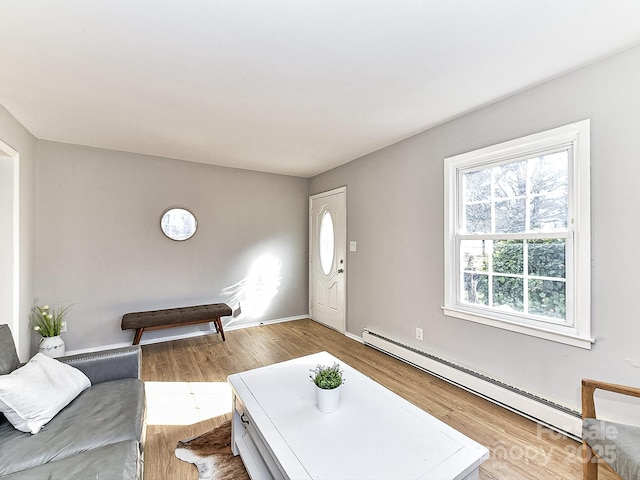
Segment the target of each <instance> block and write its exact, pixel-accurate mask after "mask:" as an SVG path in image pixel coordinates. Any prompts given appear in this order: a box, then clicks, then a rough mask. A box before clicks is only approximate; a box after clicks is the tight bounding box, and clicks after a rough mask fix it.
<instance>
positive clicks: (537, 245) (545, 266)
mask: <svg viewBox="0 0 640 480" xmlns="http://www.w3.org/2000/svg"><path fill="white" fill-rule="evenodd" d="M527 243H528V250H529V255H528V260H529V274H530V275H536V276H539V277H556V278H565V271H566V270H565V264H566V262H565V256H566V253H565V240H564V239H561V238H558V239H545V240H529V241H528V242H527Z"/></svg>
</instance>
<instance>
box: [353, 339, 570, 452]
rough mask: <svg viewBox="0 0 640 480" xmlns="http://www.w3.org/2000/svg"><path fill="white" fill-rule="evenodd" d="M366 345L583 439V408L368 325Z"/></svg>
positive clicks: (543, 423)
mask: <svg viewBox="0 0 640 480" xmlns="http://www.w3.org/2000/svg"><path fill="white" fill-rule="evenodd" d="M362 338H363V340H364V343H365V345H368V346H370V347H372V348H375V349H376V350H380V351H381V352H383V353H386V354H387V355H391V356H392V357H395V358H397V359H399V360H401V361H403V362H405V363H408V364H410V365H413V366H414V367H416V368H419V369H421V370H424V371H425V372H427V373H429V374H431V375H434V376H436V377H438V378H440V379H442V380H445V381H446V382H449V383H451V384H453V385H456V386H458V387H460V388H463V389H464V390H467V391H469V392H471V393H474V394H475V395H478V396H480V397H482V398H484V399H486V400H489V401H491V402H493V403H495V404H497V405H500V406H502V407H504V408H506V409H508V410H511V411H512V412H515V413H517V414H519V415H522V416H524V417H526V418H528V419H530V420H533V421H535V422H537V423H538V424H540V425H543V426H546V427H548V428H550V429H552V430H555V431H557V432H560V433H562V434H564V435H567V436H568V437H571V438H573V439H575V440H580V435H581V430H582V420H581V418H580V412H578V411H576V410H573V409H571V408H568V407H566V406H564V405H560V404H557V403H554V402H552V401H550V400H547V399H545V398H542V397H540V396H538V395H535V394H532V393H529V392H526V391H524V390H522V389H519V388H517V387H514V386H512V385H509V384H507V383H504V382H501V381H499V380H496V379H493V378H491V377H488V376H486V375H484V374H482V373H479V372H476V371H474V370H471V369H468V368H466V367H463V366H460V365H456V364H455V363H452V362H450V361H448V360H445V359H442V358H439V357H437V356H435V355H431V354H429V353H427V352H423V351H421V350H418V349H416V348H414V347H411V346H409V345H405V344H403V343H401V342H399V341H397V340H393V339H391V338H388V337H386V336H384V335H381V334H379V333H376V332H373V331H371V330H369V329H365V331H364V334H363V336H362Z"/></svg>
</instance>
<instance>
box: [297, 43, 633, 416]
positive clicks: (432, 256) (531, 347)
mask: <svg viewBox="0 0 640 480" xmlns="http://www.w3.org/2000/svg"><path fill="white" fill-rule="evenodd" d="M638 85H640V49H634V50H630V51H627V52H625V53H623V54H620V55H617V56H615V57H611V58H609V59H606V60H603V61H601V62H599V63H597V64H593V65H591V66H588V67H586V68H583V69H581V70H577V71H574V72H572V73H570V74H568V75H566V76H563V77H560V78H557V79H555V80H553V81H550V82H548V83H545V84H543V85H539V86H537V87H535V88H532V89H530V90H527V91H525V92H522V93H520V94H518V95H515V96H513V97H510V98H508V99H505V100H503V101H500V102H498V103H496V104H493V105H491V106H488V107H486V108H483V109H480V110H478V111H475V112H473V113H470V114H468V115H465V116H462V117H460V118H457V119H455V120H452V121H450V122H448V123H446V124H443V125H441V126H439V127H437V128H433V129H431V130H429V131H426V132H424V133H422V134H419V135H417V136H414V137H412V138H409V139H407V140H405V141H403V142H400V143H398V144H395V145H392V146H390V147H388V148H385V149H383V150H380V151H378V152H375V153H372V154H370V155H368V156H366V157H363V158H361V159H358V160H355V161H353V162H351V163H349V164H347V165H344V166H342V167H339V168H336V169H334V170H331V171H329V172H326V173H324V174H322V175H319V176H317V177H314V178H313V179H311V185H310V194H315V193H318V192H321V191H325V190H329V189H331V188H335V187H337V186H341V185H346V186H347V209H348V215H347V218H348V227H347V228H348V239H349V240H356V241H357V242H358V251H357V252H353V253H349V262H348V265H349V275H348V285H347V299H348V300H347V302H348V330H349V332H350V333H353V334H355V335H361V334H362V331H363V329H364V328H365V327H370V328H372V329H375V330H376V331H380V332H382V333H385V334H387V335H389V336H391V337H392V338H395V339H398V340H400V341H402V342H404V343H406V344H408V345H412V346H415V347H416V348H420V349H422V350H426V351H428V352H430V353H433V354H435V355H438V356H441V357H444V358H445V359H448V360H450V361H453V362H456V363H458V364H461V365H464V366H467V367H469V368H472V369H474V370H477V371H480V372H484V373H486V374H488V375H489V376H491V377H494V378H497V379H500V380H503V381H506V382H508V383H511V384H513V385H517V386H521V387H523V388H525V389H526V390H529V391H532V392H534V393H538V394H541V395H543V396H544V397H546V398H549V399H552V400H555V401H558V402H560V403H564V404H567V405H570V406H573V407H574V408H577V409H579V405H580V403H579V385H580V380H581V378H582V377H592V378H600V379H606V380H608V381H613V382H620V383H626V384H637V383H638V378H639V375H640V370H639V368H640V349H639V348H638V341H639V339H640V322H639V321H638V312H637V301H636V299H637V296H638V293H637V292H638V281H637V277H638V275H637V272H638V271H639V270H640V263H639V258H640V257H639V256H638V254H637V252H636V245H637V243H638V241H637V240H638V237H639V235H640V226H639V222H638V219H637V217H638V215H637V213H636V212H637V208H638V207H637V206H638V205H639V204H640V188H638V187H639V185H640V158H639V154H638V151H639V149H638V138H639V133H638V132H640V88H638ZM452 94H455V92H452ZM585 118H591V155H592V156H591V162H592V163H591V184H592V190H591V213H592V225H591V227H592V258H593V274H592V288H593V290H592V325H593V327H592V328H593V330H592V332H593V334H594V335H595V337H596V339H597V341H596V343H595V345H594V346H593V349H592V350H584V349H581V348H577V347H570V346H566V345H560V344H557V343H554V342H551V341H546V340H541V339H537V338H534V337H530V336H526V335H522V334H516V333H511V332H508V331H505V330H500V329H497V328H492V327H488V326H484V325H479V324H475V323H471V322H467V321H464V320H460V319H456V318H451V317H445V316H444V315H443V313H442V311H441V309H440V307H441V306H442V304H443V299H444V290H443V258H442V255H443V237H444V234H443V218H444V216H443V159H444V158H445V157H447V156H451V155H455V154H458V153H463V152H467V151H470V150H473V149H476V148H480V147H485V146H488V145H492V144H495V143H499V142H502V141H506V140H510V139H513V138H517V137H521V136H524V135H528V134H532V133H536V132H539V131H543V130H547V129H550V128H553V127H558V126H561V125H565V124H568V123H571V122H574V121H578V120H582V119H585ZM416 327H421V328H423V329H424V341H422V342H420V341H417V340H415V328H416Z"/></svg>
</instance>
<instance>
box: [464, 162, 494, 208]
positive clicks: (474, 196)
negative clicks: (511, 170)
mask: <svg viewBox="0 0 640 480" xmlns="http://www.w3.org/2000/svg"><path fill="white" fill-rule="evenodd" d="M462 178H463V182H464V186H463V190H464V203H471V202H482V201H486V200H489V199H490V198H491V169H488V168H485V169H483V170H477V171H475V172H467V173H465V174H464V175H463V177H462Z"/></svg>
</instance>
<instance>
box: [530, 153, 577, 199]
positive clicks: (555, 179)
mask: <svg viewBox="0 0 640 480" xmlns="http://www.w3.org/2000/svg"><path fill="white" fill-rule="evenodd" d="M568 162H569V150H565V151H564V152H559V153H554V154H551V155H543V156H541V157H537V158H532V159H530V160H529V161H528V168H529V178H530V182H531V185H530V187H529V190H530V193H531V194H533V195H536V194H544V195H548V194H550V195H554V196H566V195H567V185H568V184H569V177H568V174H567V168H568Z"/></svg>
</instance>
